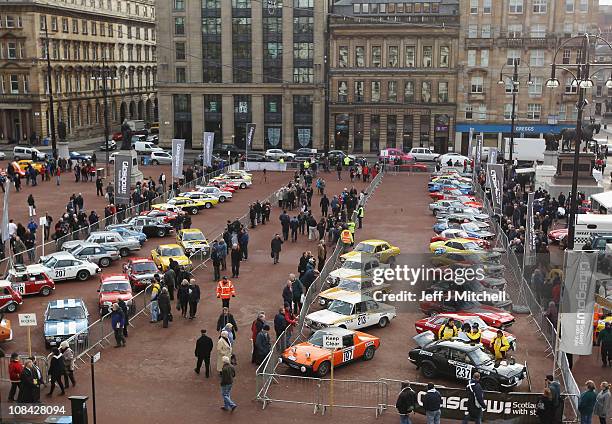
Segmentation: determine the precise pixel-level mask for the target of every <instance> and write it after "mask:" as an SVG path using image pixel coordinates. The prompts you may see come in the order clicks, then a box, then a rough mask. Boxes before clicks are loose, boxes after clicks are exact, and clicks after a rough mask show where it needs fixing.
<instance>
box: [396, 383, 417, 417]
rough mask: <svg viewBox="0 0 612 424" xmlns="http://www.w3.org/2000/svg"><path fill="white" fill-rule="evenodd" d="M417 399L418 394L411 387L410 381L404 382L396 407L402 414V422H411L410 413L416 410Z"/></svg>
mask: <svg viewBox="0 0 612 424" xmlns="http://www.w3.org/2000/svg"><path fill="white" fill-rule="evenodd" d="M416 401H417V396H416V393H415V392H414V390H412V388H411V387H410V383H404V382H402V387H401V390H400V392H399V395H398V396H397V401H396V402H395V407H396V408H397V412H398V413H399V415H400V424H411V421H410V414H411V413H412V412H413V411H414V407H415V406H416Z"/></svg>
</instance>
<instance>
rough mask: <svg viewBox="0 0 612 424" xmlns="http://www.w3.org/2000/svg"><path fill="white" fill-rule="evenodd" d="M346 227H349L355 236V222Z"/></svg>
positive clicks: (350, 222)
mask: <svg viewBox="0 0 612 424" xmlns="http://www.w3.org/2000/svg"><path fill="white" fill-rule="evenodd" d="M346 225H348V230H349V231H350V232H351V235H354V234H355V226H356V225H355V223H354V222H353V221H349V222H348V223H347V224H346Z"/></svg>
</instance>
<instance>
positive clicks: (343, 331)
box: [315, 327, 355, 337]
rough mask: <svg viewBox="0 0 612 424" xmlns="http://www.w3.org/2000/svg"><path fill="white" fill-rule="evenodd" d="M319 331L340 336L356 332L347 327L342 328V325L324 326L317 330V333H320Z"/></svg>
mask: <svg viewBox="0 0 612 424" xmlns="http://www.w3.org/2000/svg"><path fill="white" fill-rule="evenodd" d="M319 332H322V333H325V334H330V335H334V336H340V337H342V336H347V335H349V334H355V332H354V331H353V330H347V329H346V328H340V327H327V328H323V329H321V330H317V331H315V333H319Z"/></svg>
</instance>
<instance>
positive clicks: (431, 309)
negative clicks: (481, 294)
mask: <svg viewBox="0 0 612 424" xmlns="http://www.w3.org/2000/svg"><path fill="white" fill-rule="evenodd" d="M441 293H442V295H443V296H447V293H446V292H441ZM448 293H450V292H448ZM419 307H420V309H421V311H422V312H423V313H424V314H425V315H429V316H435V315H439V314H453V313H458V314H461V315H464V316H467V315H471V316H477V317H479V318H480V319H482V320H483V321H484V322H485V324H487V325H488V326H491V327H495V328H501V329H502V330H503V329H504V328H508V327H510V326H511V325H512V324H513V323H514V321H515V319H514V315H512V314H511V313H509V312H507V311H504V310H503V309H499V308H496V307H494V306H489V305H483V304H482V303H480V302H476V301H465V300H455V299H450V300H446V299H445V298H443V299H442V300H439V299H436V300H424V301H421V302H419Z"/></svg>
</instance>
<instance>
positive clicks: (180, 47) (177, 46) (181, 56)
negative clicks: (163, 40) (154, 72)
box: [174, 43, 186, 60]
mask: <svg viewBox="0 0 612 424" xmlns="http://www.w3.org/2000/svg"><path fill="white" fill-rule="evenodd" d="M174 51H175V53H176V60H185V58H186V54H185V43H174Z"/></svg>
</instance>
